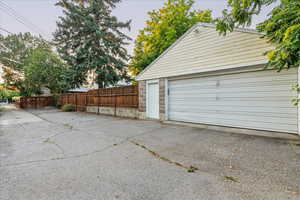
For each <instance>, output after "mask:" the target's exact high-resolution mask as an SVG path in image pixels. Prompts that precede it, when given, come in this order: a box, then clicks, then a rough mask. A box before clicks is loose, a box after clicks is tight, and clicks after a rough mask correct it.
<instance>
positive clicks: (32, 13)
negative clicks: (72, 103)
mask: <svg viewBox="0 0 300 200" xmlns="http://www.w3.org/2000/svg"><path fill="white" fill-rule="evenodd" d="M165 1H167V0H123V1H122V2H121V3H120V4H118V5H117V8H116V9H115V10H114V11H113V14H114V15H115V16H117V17H118V19H119V20H121V21H126V20H130V19H131V20H132V23H131V31H129V32H127V34H128V35H129V36H130V37H131V38H132V39H133V41H134V39H135V38H136V36H137V34H138V33H139V30H140V29H142V28H143V27H144V26H145V21H146V20H147V19H148V15H147V12H149V11H152V10H156V9H159V8H161V7H162V6H163V4H164V2H165ZM1 2H2V3H4V4H6V5H8V6H9V7H10V8H12V9H14V10H15V11H16V12H17V13H18V15H20V16H22V19H26V21H29V22H30V23H31V24H33V25H34V27H33V28H28V27H26V26H24V25H23V24H21V23H20V22H18V21H17V20H16V19H14V18H13V17H11V16H9V15H8V14H7V13H6V12H7V11H9V9H8V8H4V7H3V4H0V27H1V28H5V29H6V30H8V31H10V32H12V33H18V32H32V33H33V34H38V33H39V32H42V35H43V37H45V38H46V39H47V40H51V39H52V33H53V32H54V31H55V29H56V21H57V20H58V17H59V16H62V14H63V13H62V10H61V8H59V7H57V6H55V5H54V4H55V2H57V0H0V3H1ZM225 8H226V0H195V5H194V9H197V10H198V9H200V10H205V9H210V10H212V11H213V17H220V16H221V14H222V10H223V9H225ZM270 10H271V7H267V8H264V9H263V11H262V12H261V14H260V15H259V16H255V17H254V20H253V25H252V28H254V27H255V24H257V23H259V22H262V21H264V20H265V19H266V17H267V14H268V13H269V12H270ZM36 29H38V30H36ZM0 33H1V34H5V33H4V32H3V31H1V30H0ZM133 41H132V42H131V44H130V46H129V47H128V50H129V52H130V53H131V52H132V49H133V44H134V43H133Z"/></svg>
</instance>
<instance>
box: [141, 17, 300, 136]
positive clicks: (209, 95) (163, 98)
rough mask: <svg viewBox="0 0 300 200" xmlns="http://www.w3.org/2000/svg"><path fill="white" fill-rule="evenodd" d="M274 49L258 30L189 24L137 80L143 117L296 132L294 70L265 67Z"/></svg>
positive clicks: (295, 69) (296, 76)
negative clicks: (226, 29)
mask: <svg viewBox="0 0 300 200" xmlns="http://www.w3.org/2000/svg"><path fill="white" fill-rule="evenodd" d="M272 48H273V47H272V46H271V45H270V44H269V43H267V41H266V40H265V39H262V38H261V34H259V33H257V32H255V31H253V30H248V29H236V30H235V31H234V32H232V33H228V34H227V35H226V36H220V35H219V34H218V32H217V31H216V28H215V26H214V25H211V24H203V23H199V24H197V25H196V26H194V27H192V28H191V29H190V30H189V31H188V32H187V33H186V34H185V35H183V36H182V37H181V38H180V39H179V40H178V41H177V42H176V43H175V44H173V45H172V46H171V47H170V48H169V49H168V50H166V52H165V53H163V54H162V55H161V56H160V57H159V58H158V59H156V60H155V61H154V62H153V63H152V64H151V65H150V66H148V67H147V68H146V69H145V70H144V71H143V72H141V73H140V74H139V76H138V77H137V78H136V80H137V81H139V85H140V87H139V95H140V96H139V100H140V106H139V111H140V112H142V113H143V115H144V117H146V118H152V119H160V120H171V121H179V122H190V123H199V124H208V125H219V126H226V127H238V128H246V129H255V130H267V131H276V132H287V133H296V134H298V133H299V128H298V125H299V121H298V108H297V107H296V106H294V105H293V104H292V99H294V98H297V93H296V92H295V91H293V90H292V86H293V85H294V84H297V83H298V69H297V68H293V69H290V70H283V71H281V72H280V73H278V72H276V71H274V70H263V69H264V66H265V64H266V63H267V62H268V60H267V58H266V57H265V56H264V55H263V54H264V52H266V51H268V50H271V49H272Z"/></svg>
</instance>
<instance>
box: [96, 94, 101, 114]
mask: <svg viewBox="0 0 300 200" xmlns="http://www.w3.org/2000/svg"><path fill="white" fill-rule="evenodd" d="M99 98H100V89H99V88H98V98H97V104H98V112H97V114H98V115H99V113H100V110H99V109H100V108H99V102H100V101H99ZM100 99H101V98H100Z"/></svg>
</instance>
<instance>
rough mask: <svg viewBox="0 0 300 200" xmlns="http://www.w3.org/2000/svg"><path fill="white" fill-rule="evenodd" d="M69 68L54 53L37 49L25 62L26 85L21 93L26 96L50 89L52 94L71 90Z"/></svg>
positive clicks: (24, 84)
mask: <svg viewBox="0 0 300 200" xmlns="http://www.w3.org/2000/svg"><path fill="white" fill-rule="evenodd" d="M67 76H68V67H67V65H66V64H65V63H64V62H63V61H62V60H61V59H60V58H59V57H58V56H57V55H55V54H54V53H53V52H52V51H49V50H44V49H39V48H37V49H35V50H33V51H32V52H31V54H30V55H29V56H28V57H27V58H26V60H25V62H24V83H23V88H22V90H21V92H22V93H23V95H25V96H31V95H32V94H39V93H41V90H42V88H43V87H44V88H48V89H49V90H50V91H51V93H52V94H58V93H61V92H63V91H65V90H67V89H69V84H68V79H67Z"/></svg>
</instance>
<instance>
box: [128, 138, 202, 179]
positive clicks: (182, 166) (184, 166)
mask: <svg viewBox="0 0 300 200" xmlns="http://www.w3.org/2000/svg"><path fill="white" fill-rule="evenodd" d="M130 142H131V143H132V144H134V145H136V146H138V147H140V148H142V149H144V150H146V151H147V152H149V153H150V154H151V155H152V156H154V157H156V158H158V159H159V160H162V161H165V162H167V163H169V164H173V165H176V166H178V167H181V168H184V169H186V170H187V171H188V172H189V173H193V172H196V171H198V170H199V169H198V168H197V167H194V166H186V165H184V164H182V163H179V162H176V161H172V160H170V159H169V158H166V157H164V156H162V155H160V154H159V153H157V152H155V151H153V150H151V149H149V148H148V147H146V146H145V145H143V144H141V143H139V142H137V141H134V140H130Z"/></svg>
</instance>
